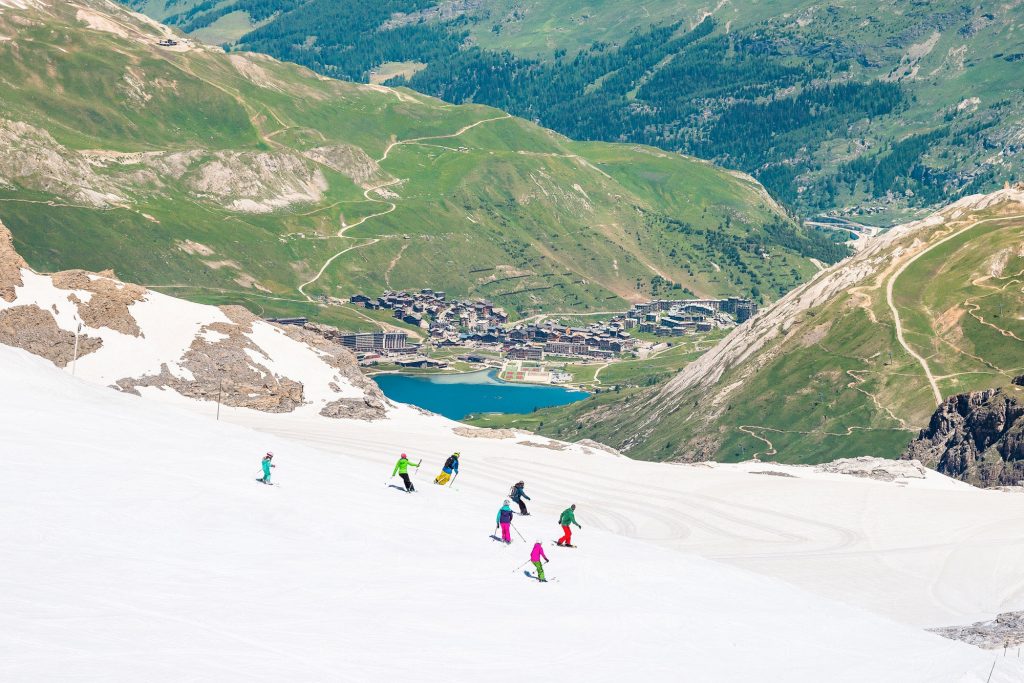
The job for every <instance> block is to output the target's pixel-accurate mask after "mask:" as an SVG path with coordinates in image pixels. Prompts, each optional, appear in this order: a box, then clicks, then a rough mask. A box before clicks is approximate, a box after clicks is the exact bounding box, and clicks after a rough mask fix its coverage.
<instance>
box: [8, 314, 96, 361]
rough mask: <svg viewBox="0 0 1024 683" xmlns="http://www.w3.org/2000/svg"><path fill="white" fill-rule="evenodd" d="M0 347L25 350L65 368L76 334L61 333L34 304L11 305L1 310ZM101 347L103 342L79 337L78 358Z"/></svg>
mask: <svg viewBox="0 0 1024 683" xmlns="http://www.w3.org/2000/svg"><path fill="white" fill-rule="evenodd" d="M0 344H5V345H7V346H14V347H17V348H19V349H24V350H26V351H28V352H29V353H33V354H35V355H37V356H41V357H43V358H45V359H47V360H49V361H51V362H52V363H53V364H54V365H56V366H57V367H60V368H63V367H66V366H67V364H68V363H70V362H71V361H72V360H73V359H74V353H75V333H74V332H69V331H68V330H63V329H61V328H60V327H59V326H58V325H57V320H56V318H54V317H53V314H52V313H50V312H49V311H45V310H43V309H41V308H39V307H38V306H36V305H31V306H13V307H11V308H7V309H4V310H2V311H0ZM101 346H103V340H102V339H98V338H96V337H90V336H88V335H84V334H82V335H79V336H78V357H79V358H81V357H82V356H85V355H88V354H90V353H92V352H93V351H96V350H98V349H99V348H100V347H101Z"/></svg>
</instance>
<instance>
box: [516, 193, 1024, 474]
mask: <svg viewBox="0 0 1024 683" xmlns="http://www.w3.org/2000/svg"><path fill="white" fill-rule="evenodd" d="M940 218H941V220H931V221H926V222H924V223H922V224H917V225H912V226H908V227H905V228H899V229H896V230H894V231H893V232H892V233H890V234H887V235H886V236H884V237H881V238H877V241H876V242H874V243H873V244H870V245H868V247H867V248H866V249H865V251H864V252H862V253H860V254H858V255H857V256H855V257H854V258H852V259H850V260H848V261H846V262H844V263H842V264H839V265H838V266H836V267H834V268H832V269H831V270H829V271H827V272H826V273H823V274H822V275H821V276H819V277H818V278H816V279H815V280H813V281H812V282H811V283H809V284H807V285H803V286H801V287H800V288H798V289H797V290H794V291H793V292H792V293H790V294H789V295H788V296H787V297H785V298H784V299H783V300H782V301H780V302H778V303H777V304H776V305H774V306H773V307H771V308H769V309H767V310H766V311H763V312H762V313H761V314H759V316H758V317H757V318H755V319H754V320H753V321H752V322H750V323H747V324H745V325H743V326H741V327H739V328H738V329H737V330H736V331H734V332H733V333H732V334H730V335H729V337H727V338H726V339H725V340H723V341H722V342H721V343H719V344H718V346H716V347H715V348H713V349H712V350H710V351H709V352H707V354H705V355H704V356H702V357H701V358H700V359H698V360H696V361H694V362H693V363H691V364H690V365H689V366H687V367H686V368H685V369H684V370H683V371H682V372H681V373H680V374H679V375H677V376H676V377H675V378H674V379H673V380H671V381H669V382H667V383H665V384H663V385H661V386H659V387H656V388H653V389H649V390H646V391H639V392H637V391H633V392H632V393H629V394H628V395H625V396H623V397H621V398H620V397H616V396H614V395H609V394H602V395H599V396H597V397H595V398H593V399H588V400H587V401H585V402H582V403H579V404H575V405H573V406H571V407H569V408H567V409H559V410H552V411H540V412H539V413H537V414H534V415H531V416H530V418H529V419H530V420H531V423H532V424H533V425H534V426H536V425H537V424H538V423H540V422H542V423H543V428H542V431H544V432H545V433H547V434H550V435H552V436H559V437H562V438H578V437H583V436H586V437H590V438H596V439H599V440H601V441H604V442H605V443H608V444H611V445H613V446H616V447H620V448H623V449H625V450H626V451H627V452H628V453H629V454H630V455H631V456H634V457H639V458H645V459H655V460H673V459H683V460H702V459H717V460H724V461H734V460H739V459H746V458H750V457H752V456H755V455H757V456H759V457H762V458H769V459H776V460H781V461H784V462H803V463H817V462H823V461H828V460H833V459H836V458H840V457H852V456H861V455H870V456H881V457H893V458H895V457H898V456H899V454H900V453H901V452H902V450H903V448H904V447H905V446H906V444H907V443H908V442H909V441H910V440H911V438H912V437H913V436H915V435H916V433H917V431H918V430H919V429H921V428H922V427H924V426H925V425H926V424H927V422H928V419H929V418H930V417H931V414H932V412H933V411H934V409H935V406H936V405H937V403H939V398H940V397H946V396H949V395H952V394H955V393H961V392H964V391H972V390H977V389H983V388H989V387H996V386H1001V385H1006V384H1008V383H1009V382H1010V380H1011V379H1012V378H1013V377H1015V376H1017V375H1019V374H1020V373H1021V372H1022V371H1024V316H1022V311H1024V287H1022V284H1024V249H1022V247H1021V245H1022V244H1024V191H1021V190H1017V191H1006V192H1002V193H1000V195H999V196H998V197H996V198H995V199H987V200H981V201H975V202H973V204H971V205H967V206H961V207H956V208H954V209H951V210H947V211H945V212H943V213H942V214H940ZM897 321H898V324H897ZM603 379H604V378H603ZM513 422H514V421H513Z"/></svg>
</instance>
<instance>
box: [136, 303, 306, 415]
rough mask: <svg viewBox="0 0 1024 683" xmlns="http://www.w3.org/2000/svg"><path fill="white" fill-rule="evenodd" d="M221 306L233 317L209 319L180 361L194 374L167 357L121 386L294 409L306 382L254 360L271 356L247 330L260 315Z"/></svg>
mask: <svg viewBox="0 0 1024 683" xmlns="http://www.w3.org/2000/svg"><path fill="white" fill-rule="evenodd" d="M221 310H222V311H223V312H224V314H225V315H226V316H228V318H229V319H230V320H231V322H229V323H223V322H219V323H211V324H210V325H206V326H205V327H204V328H203V329H202V331H201V332H200V334H199V335H197V336H196V338H195V339H194V340H193V341H192V345H191V347H190V348H189V350H188V351H186V352H185V355H184V356H183V357H182V358H181V360H180V361H178V365H179V366H180V367H181V368H182V369H184V370H185V371H186V372H187V373H188V375H189V376H179V375H176V374H174V373H173V372H171V370H170V368H169V367H168V365H167V364H166V363H164V364H163V365H162V366H161V368H160V372H159V373H158V374H152V375H146V376H144V377H126V378H124V379H121V380H118V382H117V383H116V384H117V387H118V388H119V389H121V390H122V391H126V392H129V393H134V394H138V393H139V389H140V388H141V387H156V388H160V389H164V388H170V389H173V390H174V391H176V392H178V393H179V394H181V395H182V396H187V397H189V398H195V399H200V400H206V401H216V400H219V401H220V402H221V403H223V404H224V405H227V406H233V407H237V408H251V409H253V410H259V411H262V412H266V413H289V412H291V411H293V410H295V409H296V408H297V407H299V406H300V405H302V404H303V386H302V384H301V383H299V382H296V381H295V380H292V379H289V378H287V377H280V376H278V375H277V374H275V373H274V372H272V371H271V370H270V369H269V368H267V367H266V366H265V365H263V364H262V363H259V362H258V361H256V360H254V359H255V358H259V357H261V356H263V357H265V354H264V352H263V350H262V349H260V348H259V347H258V346H256V344H254V343H253V341H252V340H251V339H250V338H249V337H248V336H246V335H247V334H251V333H252V323H253V322H255V321H256V320H258V318H256V316H254V315H253V314H252V313H250V312H249V311H247V310H246V309H244V308H242V307H240V306H224V307H222V308H221ZM218 337H219V338H218ZM211 338H216V341H210V339H211Z"/></svg>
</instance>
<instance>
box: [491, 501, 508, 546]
mask: <svg viewBox="0 0 1024 683" xmlns="http://www.w3.org/2000/svg"><path fill="white" fill-rule="evenodd" d="M494 526H495V527H499V526H500V527H501V540H502V541H504V542H505V543H511V542H512V531H511V528H512V508H511V506H510V505H509V502H508V501H507V500H506V501H505V504H504V505H502V506H501V509H500V510H498V517H497V519H495V520H494Z"/></svg>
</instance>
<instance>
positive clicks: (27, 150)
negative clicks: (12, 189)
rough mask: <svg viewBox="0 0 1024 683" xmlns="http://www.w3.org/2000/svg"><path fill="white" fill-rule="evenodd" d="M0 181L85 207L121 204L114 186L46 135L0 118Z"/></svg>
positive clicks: (26, 124)
mask: <svg viewBox="0 0 1024 683" xmlns="http://www.w3.org/2000/svg"><path fill="white" fill-rule="evenodd" d="M0 149H2V150H4V153H3V154H0V179H6V180H7V181H10V182H14V183H17V184H18V185H21V186H22V187H25V188H28V189H30V190H38V191H41V192H48V193H50V194H55V195H57V196H60V197H66V198H67V199H68V200H70V201H73V202H76V203H80V204H83V205H86V206H93V207H107V206H111V205H115V204H120V203H123V202H124V201H125V200H124V197H122V196H121V195H120V194H119V193H118V192H117V190H116V188H115V186H114V184H113V183H112V182H110V181H109V180H108V179H106V178H104V177H102V176H100V175H99V174H97V173H96V172H95V171H94V170H93V168H92V166H90V165H89V163H88V162H87V161H86V160H85V159H84V158H83V157H82V156H81V155H80V154H78V153H77V152H74V151H72V150H70V149H68V148H67V147H65V146H63V145H61V144H60V143H59V142H57V141H56V140H55V139H54V138H53V136H52V135H50V133H49V132H47V131H45V130H43V129H41V128H36V127H35V126H32V125H30V124H28V123H24V122H22V121H8V120H4V119H0Z"/></svg>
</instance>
